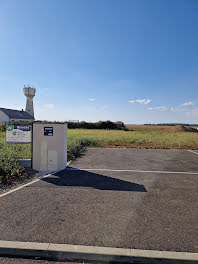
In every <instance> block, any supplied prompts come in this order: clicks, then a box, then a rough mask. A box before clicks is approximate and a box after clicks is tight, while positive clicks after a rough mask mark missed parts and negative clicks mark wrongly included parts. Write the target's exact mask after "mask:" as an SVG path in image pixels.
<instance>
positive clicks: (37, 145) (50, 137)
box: [32, 122, 67, 171]
mask: <svg viewBox="0 0 198 264" xmlns="http://www.w3.org/2000/svg"><path fill="white" fill-rule="evenodd" d="M66 166H67V124H53V123H52V124H47V123H46V124H44V123H37V122H34V123H33V129H32V168H33V169H34V170H38V171H56V170H62V169H65V168H66Z"/></svg>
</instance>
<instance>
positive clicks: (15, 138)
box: [6, 125, 31, 144]
mask: <svg viewBox="0 0 198 264" xmlns="http://www.w3.org/2000/svg"><path fill="white" fill-rule="evenodd" d="M6 143H15V144H17V143H18V144H28V143H31V129H30V126H18V125H7V126H6Z"/></svg>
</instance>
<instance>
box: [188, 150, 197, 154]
mask: <svg viewBox="0 0 198 264" xmlns="http://www.w3.org/2000/svg"><path fill="white" fill-rule="evenodd" d="M188 151H189V152H192V153H194V154H197V155H198V152H195V151H193V150H188Z"/></svg>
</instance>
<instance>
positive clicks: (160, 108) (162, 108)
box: [147, 106, 168, 111]
mask: <svg viewBox="0 0 198 264" xmlns="http://www.w3.org/2000/svg"><path fill="white" fill-rule="evenodd" d="M147 109H148V110H151V111H152V110H160V111H166V110H168V108H167V107H166V106H157V107H149V108H147Z"/></svg>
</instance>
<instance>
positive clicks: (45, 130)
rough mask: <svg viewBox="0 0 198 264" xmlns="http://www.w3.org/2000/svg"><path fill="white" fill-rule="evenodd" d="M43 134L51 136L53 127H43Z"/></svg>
mask: <svg viewBox="0 0 198 264" xmlns="http://www.w3.org/2000/svg"><path fill="white" fill-rule="evenodd" d="M44 136H53V127H44Z"/></svg>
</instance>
